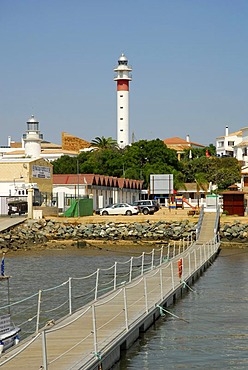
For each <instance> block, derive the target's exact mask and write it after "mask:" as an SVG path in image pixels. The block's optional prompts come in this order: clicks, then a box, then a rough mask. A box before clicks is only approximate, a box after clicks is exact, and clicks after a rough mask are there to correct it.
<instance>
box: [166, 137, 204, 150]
mask: <svg viewBox="0 0 248 370" xmlns="http://www.w3.org/2000/svg"><path fill="white" fill-rule="evenodd" d="M164 143H165V144H166V145H167V146H168V147H169V145H171V148H172V145H173V146H176V145H180V146H181V147H183V148H184V149H185V148H188V147H191V146H197V147H199V148H204V147H205V145H202V144H198V143H195V142H193V141H187V140H185V139H181V138H180V137H171V138H168V139H164Z"/></svg>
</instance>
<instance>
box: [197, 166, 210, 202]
mask: <svg viewBox="0 0 248 370" xmlns="http://www.w3.org/2000/svg"><path fill="white" fill-rule="evenodd" d="M195 182H196V191H197V206H198V208H199V198H200V190H201V189H203V190H204V192H205V194H206V193H207V191H208V181H207V179H206V177H205V174H204V173H202V172H199V173H196V174H195Z"/></svg>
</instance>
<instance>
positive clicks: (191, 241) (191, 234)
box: [190, 231, 193, 245]
mask: <svg viewBox="0 0 248 370" xmlns="http://www.w3.org/2000/svg"><path fill="white" fill-rule="evenodd" d="M192 243H193V231H191V233H190V244H191V245H192Z"/></svg>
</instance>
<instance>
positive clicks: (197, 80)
mask: <svg viewBox="0 0 248 370" xmlns="http://www.w3.org/2000/svg"><path fill="white" fill-rule="evenodd" d="M247 19H248V1H247V0H150V1H148V0H125V1H124V0H123V1H117V0H21V1H20V0H0V48H1V49H0V51H1V52H0V129H1V135H0V145H7V138H8V136H11V138H12V140H15V141H20V139H21V137H22V135H23V133H25V131H26V121H27V120H28V119H29V118H30V116H31V115H32V114H34V116H35V117H36V118H37V120H38V121H39V122H40V131H41V133H43V135H44V140H47V141H51V142H54V143H57V144H61V133H62V131H65V132H68V133H70V134H72V135H75V136H78V137H80V138H82V139H85V140H87V141H91V140H92V139H94V138H95V137H97V136H100V137H101V136H104V137H112V138H114V139H116V82H115V81H114V80H113V78H114V72H113V69H114V68H115V66H117V63H118V58H119V56H120V55H121V53H123V52H124V53H125V55H126V56H127V58H128V61H129V64H130V65H131V66H132V68H133V71H132V82H131V83H130V134H131V133H132V132H133V133H134V138H135V140H140V139H146V140H151V139H156V138H160V139H165V138H170V137H174V136H178V137H181V138H186V135H190V140H191V141H194V142H197V143H200V144H205V145H208V144H209V143H215V138H216V137H217V136H220V135H224V133H225V126H228V127H229V131H230V132H233V131H237V130H239V129H240V128H242V127H245V126H248V104H247V102H248V73H247V69H248V47H247V45H248V22H247Z"/></svg>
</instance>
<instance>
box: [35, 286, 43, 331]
mask: <svg viewBox="0 0 248 370" xmlns="http://www.w3.org/2000/svg"><path fill="white" fill-rule="evenodd" d="M41 293H42V290H41V289H40V290H39V294H38V305H37V318H36V333H38V331H39V325H40V305H41Z"/></svg>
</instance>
